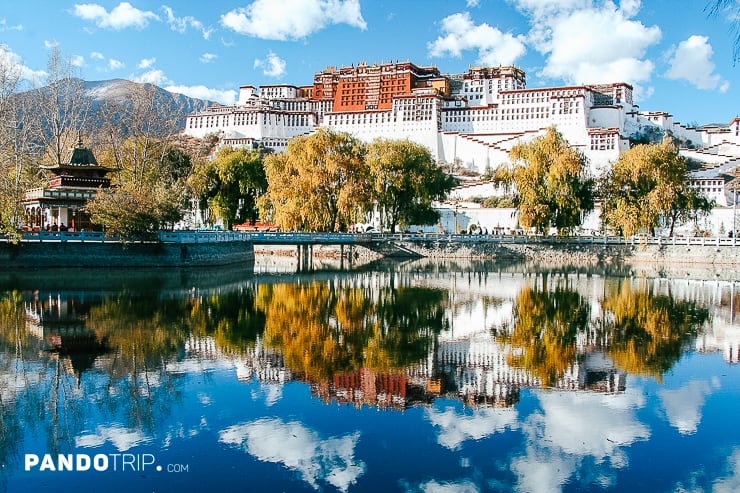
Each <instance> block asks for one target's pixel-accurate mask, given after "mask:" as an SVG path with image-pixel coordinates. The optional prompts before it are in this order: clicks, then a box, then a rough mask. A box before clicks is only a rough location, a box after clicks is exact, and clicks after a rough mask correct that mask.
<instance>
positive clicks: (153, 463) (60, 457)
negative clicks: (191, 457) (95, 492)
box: [24, 454, 190, 473]
mask: <svg viewBox="0 0 740 493" xmlns="http://www.w3.org/2000/svg"><path fill="white" fill-rule="evenodd" d="M24 469H25V470H26V471H27V472H32V471H38V472H65V471H73V472H85V471H97V472H138V473H140V472H152V471H156V472H163V471H166V472H170V473H173V472H174V473H183V472H189V469H190V466H189V465H188V464H165V465H162V464H160V463H158V462H157V459H156V457H155V456H154V454H95V455H89V454H56V455H54V454H41V455H39V454H26V455H25V459H24Z"/></svg>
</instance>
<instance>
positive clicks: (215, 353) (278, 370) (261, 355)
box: [185, 337, 293, 383]
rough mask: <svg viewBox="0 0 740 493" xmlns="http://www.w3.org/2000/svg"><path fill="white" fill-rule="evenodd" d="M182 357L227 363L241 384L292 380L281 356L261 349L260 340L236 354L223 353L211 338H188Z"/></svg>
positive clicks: (234, 352)
mask: <svg viewBox="0 0 740 493" xmlns="http://www.w3.org/2000/svg"><path fill="white" fill-rule="evenodd" d="M185 354H186V355H187V356H188V357H190V358H199V359H208V360H212V361H220V362H229V363H230V364H231V365H233V366H234V368H235V370H236V378H237V379H238V380H241V381H244V382H249V381H251V380H252V379H255V380H257V381H259V382H265V383H285V382H289V381H291V380H293V373H292V372H291V371H290V369H289V368H286V366H285V361H284V360H283V355H282V354H281V353H280V352H279V351H276V350H274V349H269V348H265V347H264V346H263V345H262V339H261V338H260V337H257V340H256V342H255V344H254V346H251V347H247V348H244V349H243V350H240V351H239V352H236V351H225V350H223V349H222V348H220V347H219V346H218V345H217V344H216V340H215V339H214V338H213V337H197V338H196V337H190V338H189V339H187V340H186V341H185Z"/></svg>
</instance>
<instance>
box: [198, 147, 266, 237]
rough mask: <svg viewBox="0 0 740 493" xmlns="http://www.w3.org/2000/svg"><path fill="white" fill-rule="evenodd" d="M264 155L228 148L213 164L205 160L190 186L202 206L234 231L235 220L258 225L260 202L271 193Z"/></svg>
mask: <svg viewBox="0 0 740 493" xmlns="http://www.w3.org/2000/svg"><path fill="white" fill-rule="evenodd" d="M263 155H264V152H261V151H258V150H248V149H243V148H242V149H234V148H232V147H224V148H222V149H220V150H219V151H218V153H217V154H216V157H215V159H213V160H212V161H203V162H202V163H201V164H200V166H198V168H197V169H196V171H195V173H194V174H193V175H192V176H191V178H190V180H189V183H190V185H191V187H192V188H193V190H194V192H195V193H196V195H197V196H199V197H201V202H202V205H205V206H207V207H208V208H210V209H211V211H213V213H214V214H215V215H216V216H217V217H218V218H220V219H221V220H222V221H223V223H224V225H225V226H226V227H227V228H229V229H231V226H232V225H233V224H234V222H235V220H237V219H241V220H242V221H245V220H246V221H250V222H251V223H254V222H255V221H256V220H257V219H258V218H259V210H258V209H257V199H258V197H259V196H260V195H262V194H263V193H264V192H265V190H267V177H266V176H265V168H264V166H263V164H262V158H263Z"/></svg>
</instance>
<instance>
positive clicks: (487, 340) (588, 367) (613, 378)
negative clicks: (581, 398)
mask: <svg viewBox="0 0 740 493" xmlns="http://www.w3.org/2000/svg"><path fill="white" fill-rule="evenodd" d="M584 342H586V341H583V340H581V341H579V346H580V347H579V349H580V351H579V352H580V353H581V354H582V357H581V358H580V361H579V362H577V363H575V364H573V365H572V366H571V367H570V369H569V370H568V371H566V372H565V374H563V376H562V377H561V378H560V379H559V380H558V381H557V383H556V385H555V387H556V388H558V389H560V390H590V391H596V392H619V391H623V390H624V389H625V379H626V373H625V372H623V371H620V370H618V369H617V368H616V367H615V365H614V363H613V362H612V361H611V360H609V359H608V358H606V357H605V355H604V353H603V352H600V351H590V352H585V351H587V350H588V348H587V346H585V345H583V346H582V345H581V343H584ZM511 351H512V349H511V348H509V347H506V346H503V345H502V344H501V343H499V342H498V341H497V340H496V338H495V336H494V335H493V334H492V333H491V331H490V330H480V331H475V332H471V333H466V334H463V335H460V336H454V337H453V336H452V334H451V333H442V334H441V335H440V338H439V349H438V351H437V355H438V363H439V365H440V370H441V371H442V372H443V373H444V375H445V377H446V380H447V382H448V387H449V388H450V390H453V389H456V390H457V394H458V396H459V397H460V398H462V399H463V400H464V401H465V402H467V403H471V404H472V403H475V404H487V405H495V406H508V405H512V404H515V403H516V402H518V400H519V390H520V389H522V388H539V387H541V386H542V381H541V380H540V379H539V378H537V377H536V376H534V375H533V374H532V372H531V371H529V370H527V369H525V368H521V367H517V366H512V365H510V364H509V363H508V356H509V354H510V353H511Z"/></svg>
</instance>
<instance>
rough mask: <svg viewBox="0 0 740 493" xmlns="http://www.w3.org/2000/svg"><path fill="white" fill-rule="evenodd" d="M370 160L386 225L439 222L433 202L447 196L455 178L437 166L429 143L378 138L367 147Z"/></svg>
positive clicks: (379, 205)
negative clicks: (425, 144) (421, 143)
mask: <svg viewBox="0 0 740 493" xmlns="http://www.w3.org/2000/svg"><path fill="white" fill-rule="evenodd" d="M367 164H368V165H369V167H370V174H371V179H372V185H373V196H374V198H375V200H376V202H377V206H378V210H379V212H380V221H381V227H382V228H383V229H388V230H390V231H395V229H396V225H400V226H410V225H412V224H419V225H421V224H434V223H436V222H437V220H438V218H439V214H438V213H437V212H436V211H435V210H434V209H433V208H432V202H434V201H438V200H443V199H444V198H445V197H446V196H447V193H449V191H450V190H451V189H452V187H453V186H454V179H453V178H452V177H450V176H449V175H447V174H445V173H444V171H442V169H441V168H440V167H439V166H437V164H436V163H435V162H434V160H433V159H432V155H431V154H430V152H429V150H428V149H427V148H426V147H424V146H422V145H419V144H416V143H414V142H411V141H409V140H387V139H376V140H375V141H373V142H372V143H371V144H370V146H369V147H368V156H367Z"/></svg>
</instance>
